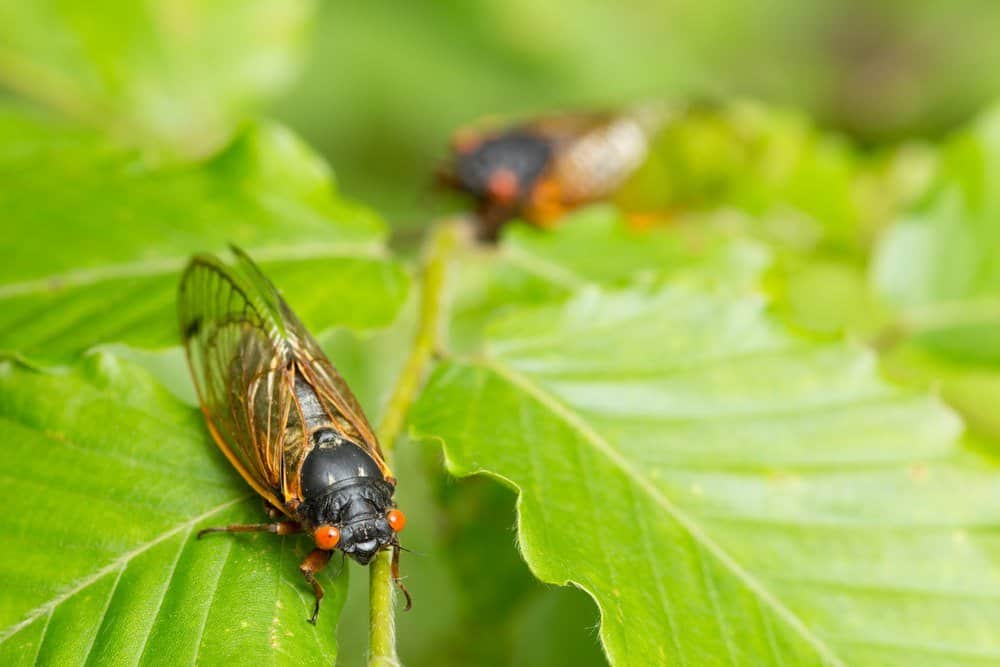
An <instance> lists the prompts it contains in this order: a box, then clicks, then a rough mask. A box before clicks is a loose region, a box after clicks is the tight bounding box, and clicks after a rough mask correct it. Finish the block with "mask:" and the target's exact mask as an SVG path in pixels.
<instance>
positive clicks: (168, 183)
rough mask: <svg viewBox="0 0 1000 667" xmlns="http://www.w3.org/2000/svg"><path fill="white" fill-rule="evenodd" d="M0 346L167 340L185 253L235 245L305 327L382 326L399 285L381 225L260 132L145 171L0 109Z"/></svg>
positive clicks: (273, 133) (83, 137) (87, 138)
mask: <svg viewBox="0 0 1000 667" xmlns="http://www.w3.org/2000/svg"><path fill="white" fill-rule="evenodd" d="M0 174H2V177H3V179H4V182H5V184H6V187H5V188H4V189H3V191H2V192H0V208H2V209H3V210H4V211H5V212H6V213H5V216H6V217H5V225H6V226H5V231H6V232H7V233H6V234H4V236H3V239H2V240H0V251H2V255H3V256H4V258H5V261H4V263H3V265H2V266H0V350H3V351H7V352H9V353H17V354H20V355H23V356H26V357H28V358H31V359H35V360H40V361H66V360H68V359H71V358H72V357H73V356H74V355H76V354H77V353H79V352H80V351H82V350H86V349H88V348H89V347H91V346H93V345H95V344H99V343H109V342H120V343H127V344H129V345H132V346H138V347H144V348H163V347H166V346H171V345H175V344H176V343H177V333H176V315H175V304H174V300H175V295H176V289H177V287H176V286H177V279H178V278H177V276H178V272H179V271H180V269H181V268H182V267H183V266H184V264H185V263H186V262H187V259H188V257H189V256H190V255H191V254H192V253H194V252H199V251H219V250H222V249H224V247H225V245H226V244H227V243H230V242H231V243H235V244H237V245H239V246H241V247H243V248H244V249H245V250H247V251H248V252H249V253H250V254H251V255H252V256H253V257H255V258H256V259H258V260H259V261H260V262H261V264H262V265H263V267H264V269H265V271H266V272H267V273H268V275H269V276H271V277H272V279H273V280H274V282H275V283H276V284H277V285H279V286H280V287H281V288H282V290H283V291H284V293H285V294H286V296H287V298H288V300H289V302H290V303H291V305H292V307H293V308H294V309H296V310H297V311H298V312H299V314H300V316H301V317H302V318H303V320H304V321H305V322H306V324H307V325H309V326H310V327H312V328H313V329H314V331H317V332H319V331H322V330H325V329H328V328H331V327H333V326H336V325H342V326H350V327H355V328H368V327H374V326H383V325H385V324H387V323H389V322H390V321H392V319H393V318H394V317H395V315H396V312H397V310H398V309H399V307H400V305H401V304H402V301H403V299H404V298H405V293H406V289H407V282H408V281H407V276H406V273H405V272H404V270H403V268H402V266H401V265H400V264H399V263H398V262H395V261H393V260H391V259H389V258H388V256H387V254H386V252H385V249H384V246H383V243H382V241H383V237H384V230H383V226H382V223H381V222H380V221H379V220H378V219H377V218H376V217H375V216H374V215H373V214H372V213H371V212H369V211H368V210H366V209H364V208H362V207H359V206H356V205H354V204H352V203H349V202H347V201H345V200H343V199H341V198H340V197H339V196H337V195H336V193H334V192H333V191H332V188H331V185H330V174H329V171H328V169H327V168H326V166H325V165H324V164H323V163H322V162H321V161H320V160H319V159H318V158H317V157H315V155H313V154H312V153H311V152H310V151H309V150H308V149H306V148H305V147H304V146H303V145H302V144H301V143H299V141H298V140H297V139H296V138H295V137H294V136H292V135H291V134H289V133H288V132H287V131H286V130H284V129H282V128H280V127H276V126H261V127H259V128H255V129H251V130H249V131H247V132H245V133H243V134H242V135H241V136H240V137H239V139H238V140H237V141H236V142H234V143H233V144H232V145H231V146H230V147H229V148H228V149H226V151H224V152H223V153H221V154H220V155H218V156H217V157H215V158H213V159H211V160H208V161H206V162H204V163H201V164H198V165H192V166H188V167H184V168H176V167H162V166H159V167H158V166H155V165H150V164H147V163H146V162H144V161H143V160H142V158H141V157H140V156H139V155H138V154H136V153H134V152H131V151H127V150H122V149H120V148H117V147H115V146H114V145H113V144H110V143H109V142H108V141H107V140H106V139H103V138H102V137H100V136H99V135H96V134H93V133H91V132H90V131H88V130H85V129H81V128H79V127H76V126H72V125H67V124H64V123H60V122H57V121H53V120H52V119H49V118H45V117H40V116H36V115H31V114H27V113H25V112H23V111H18V110H16V109H11V108H5V109H4V108H0Z"/></svg>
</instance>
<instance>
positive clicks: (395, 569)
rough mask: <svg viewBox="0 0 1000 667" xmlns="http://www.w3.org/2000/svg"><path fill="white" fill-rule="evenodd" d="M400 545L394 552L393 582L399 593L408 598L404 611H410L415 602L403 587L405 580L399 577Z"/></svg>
mask: <svg viewBox="0 0 1000 667" xmlns="http://www.w3.org/2000/svg"><path fill="white" fill-rule="evenodd" d="M399 550H400V548H399V545H398V544H397V545H395V546H394V547H393V551H392V581H393V583H395V584H396V587H397V588H399V591H400V592H401V593H402V594H403V596H404V597H406V607H404V608H403V611H410V608H411V607H412V606H413V600H412V599H411V598H410V591H408V590H406V586H404V585H403V579H402V578H401V577H400V576H399Z"/></svg>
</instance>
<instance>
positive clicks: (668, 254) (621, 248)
mask: <svg viewBox="0 0 1000 667" xmlns="http://www.w3.org/2000/svg"><path fill="white" fill-rule="evenodd" d="M770 257H771V254H770V252H769V250H768V249H767V248H766V247H764V246H763V245H762V244H760V243H757V242H755V241H752V240H749V239H746V238H745V237H739V236H737V235H736V234H733V233H731V232H729V231H726V230H721V229H719V227H718V226H714V225H710V224H707V223H706V222H705V221H704V220H692V221H682V222H678V223H677V224H675V225H673V226H671V227H670V228H669V229H666V228H654V229H647V230H635V229H631V228H630V227H629V226H628V224H627V219H626V216H625V215H624V214H623V213H622V211H621V210H619V209H618V208H616V207H615V206H611V205H596V206H592V207H589V208H585V209H582V210H580V211H577V212H575V213H573V214H571V215H568V216H566V218H565V219H564V220H563V221H562V222H561V224H560V225H559V226H558V227H557V228H556V229H553V230H541V229H538V228H535V227H530V226H527V225H521V224H512V225H510V226H509V227H508V228H506V229H505V230H504V234H503V240H502V242H501V243H500V244H499V246H497V247H496V248H494V247H483V246H478V247H473V248H469V249H468V251H467V252H463V253H461V254H460V255H459V257H458V264H459V265H460V266H459V272H460V273H461V276H462V278H461V280H460V281H457V283H458V284H457V285H456V290H455V294H454V298H453V300H454V304H453V307H452V318H451V320H452V321H451V322H450V324H449V328H450V338H451V345H452V347H453V348H454V349H460V350H461V349H467V348H469V347H472V346H475V345H476V344H477V342H478V340H479V338H480V335H481V329H482V327H483V326H485V325H486V324H487V323H488V322H489V320H490V319H491V318H494V317H496V316H497V315H498V314H501V313H503V312H504V311H505V310H507V309H510V308H512V307H516V306H519V305H520V306H523V305H525V304H540V303H546V302H552V301H562V300H565V299H566V298H568V297H569V296H570V295H572V294H573V293H574V292H575V291H576V290H578V289H581V288H583V287H587V286H598V285H600V286H606V287H618V286H623V285H628V284H630V283H633V282H642V283H645V284H653V283H660V282H664V281H667V280H669V281H672V282H675V283H681V282H683V283H697V284H704V285H713V286H718V285H724V286H726V287H727V288H728V289H732V290H736V291H750V290H754V289H757V286H758V283H759V282H760V278H761V274H762V273H763V272H764V270H765V269H766V268H767V266H768V264H769V262H770Z"/></svg>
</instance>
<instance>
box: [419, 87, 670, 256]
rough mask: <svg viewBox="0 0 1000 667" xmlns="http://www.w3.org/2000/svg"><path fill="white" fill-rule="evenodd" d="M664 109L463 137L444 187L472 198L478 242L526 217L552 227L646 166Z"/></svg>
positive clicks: (543, 121)
mask: <svg viewBox="0 0 1000 667" xmlns="http://www.w3.org/2000/svg"><path fill="white" fill-rule="evenodd" d="M669 115H670V111H669V110H668V109H667V108H665V107H660V106H655V107H654V106H646V107H641V108H636V109H632V110H629V111H625V112H614V113H612V112H606V113H603V112H595V113H576V114H564V115H557V116H548V117H541V118H535V119H531V120H528V121H526V122H523V123H516V124H512V125H507V126H503V127H500V128H491V127H489V124H486V126H485V127H483V126H472V127H468V128H463V129H460V130H458V131H457V132H456V133H455V135H454V136H453V138H452V156H451V158H450V160H449V161H448V163H447V164H446V165H445V166H444V167H443V168H442V169H441V170H440V172H439V174H438V176H439V180H440V181H441V182H442V183H443V184H444V185H447V186H450V187H452V188H455V189H457V190H460V191H463V192H466V193H468V194H470V195H472V196H473V197H474V198H475V199H476V201H477V204H478V214H479V221H480V224H481V227H480V235H481V237H482V238H484V239H485V240H495V238H496V236H497V232H498V231H499V228H500V226H501V225H502V224H503V223H504V222H505V221H507V220H508V219H510V218H512V217H515V216H521V217H523V218H525V219H526V220H528V221H529V222H532V223H534V224H537V225H540V226H547V225H549V224H551V223H552V222H553V221H555V220H556V219H557V218H559V217H561V216H562V215H563V214H564V213H565V212H566V211H568V210H570V209H572V208H574V207H577V206H580V205H582V204H586V203H590V202H593V201H597V200H601V199H605V198H607V197H608V196H609V195H610V194H612V193H613V192H614V191H615V190H617V189H618V188H619V187H620V186H621V185H622V184H623V183H624V182H625V181H626V180H627V179H628V178H629V177H630V176H631V175H632V173H633V172H634V171H635V170H636V169H637V168H638V167H639V166H640V165H642V163H643V161H644V160H645V159H646V156H647V154H648V152H649V145H650V141H651V138H652V136H653V135H654V134H655V132H656V131H657V129H658V128H660V127H661V126H662V125H663V123H664V122H665V120H666V118H667V117H668V116H669Z"/></svg>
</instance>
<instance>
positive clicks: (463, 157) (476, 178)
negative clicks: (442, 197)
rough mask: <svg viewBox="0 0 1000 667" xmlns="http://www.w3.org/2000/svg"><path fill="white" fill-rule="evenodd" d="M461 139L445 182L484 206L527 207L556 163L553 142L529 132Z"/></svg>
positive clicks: (513, 131)
mask: <svg viewBox="0 0 1000 667" xmlns="http://www.w3.org/2000/svg"><path fill="white" fill-rule="evenodd" d="M459 136H460V137H461V138H460V139H456V140H455V141H454V142H453V143H454V146H455V147H454V156H453V158H452V159H453V163H452V166H451V167H450V169H448V170H447V173H448V174H449V177H448V178H447V179H445V180H446V181H447V182H448V184H449V185H451V186H453V187H455V188H457V189H459V190H461V191H463V192H467V193H469V194H471V195H472V196H474V197H476V198H477V199H478V200H480V201H481V202H487V203H492V204H498V205H505V206H511V207H517V206H518V205H520V204H523V203H524V202H525V201H526V200H527V198H528V197H529V196H530V194H531V191H532V189H533V188H534V186H535V184H536V183H537V182H538V180H539V178H540V177H541V176H542V174H543V173H544V172H545V170H546V168H548V166H549V163H550V161H551V159H552V145H551V143H550V141H549V140H548V139H547V138H545V137H543V136H542V135H540V134H536V133H533V132H530V131H528V130H525V129H513V130H509V131H506V132H501V133H500V134H496V135H492V136H490V135H486V136H482V137H478V136H476V135H465V136H462V135H459Z"/></svg>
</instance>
